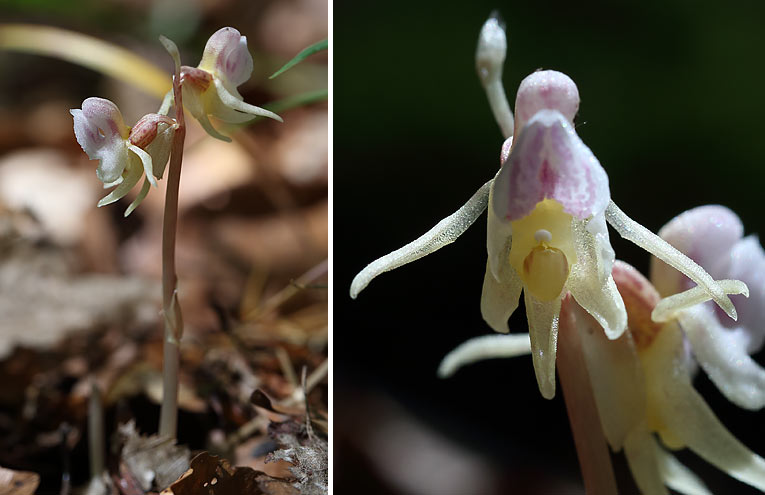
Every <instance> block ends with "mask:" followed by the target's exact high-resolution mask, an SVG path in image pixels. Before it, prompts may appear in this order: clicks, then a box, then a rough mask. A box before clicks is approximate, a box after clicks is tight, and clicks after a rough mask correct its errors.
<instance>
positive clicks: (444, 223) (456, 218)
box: [351, 181, 492, 299]
mask: <svg viewBox="0 0 765 495" xmlns="http://www.w3.org/2000/svg"><path fill="white" fill-rule="evenodd" d="M491 183H492V181H489V182H487V183H486V184H484V185H483V186H481V188H480V189H479V190H478V191H477V192H476V193H475V194H473V196H472V197H471V198H470V199H469V200H468V202H467V203H465V204H464V205H463V206H462V207H461V208H460V209H459V210H457V211H456V212H454V213H452V214H451V215H449V216H448V217H446V218H444V219H443V220H441V221H440V222H438V223H437V224H436V226H435V227H433V228H432V229H430V230H429V231H427V232H426V233H425V234H423V235H422V236H420V237H419V238H418V239H416V240H414V241H412V242H410V243H409V244H407V245H406V246H404V247H402V248H399V249H397V250H395V251H393V252H392V253H388V254H386V255H385V256H383V257H382V258H378V259H376V260H375V261H373V262H372V263H370V264H368V265H367V266H366V268H364V269H363V270H361V272H359V273H358V274H357V275H356V276H355V277H354V278H353V282H351V297H352V298H353V299H356V296H358V295H359V292H361V291H362V290H364V288H365V287H366V286H367V285H369V282H371V281H372V279H374V278H375V277H377V276H378V275H380V274H381V273H384V272H387V271H390V270H393V269H394V268H398V267H400V266H402V265H405V264H407V263H411V262H412V261H415V260H418V259H420V258H422V257H423V256H427V255H429V254H430V253H432V252H434V251H437V250H439V249H441V248H442V247H444V246H446V245H448V244H451V243H452V242H454V241H455V240H457V238H458V237H459V236H461V235H462V234H463V233H464V232H465V231H466V230H467V229H468V227H470V226H471V225H472V224H473V222H475V220H476V219H477V218H478V217H479V216H480V215H481V213H483V211H484V210H485V209H486V205H487V204H488V202H489V189H490V188H491Z"/></svg>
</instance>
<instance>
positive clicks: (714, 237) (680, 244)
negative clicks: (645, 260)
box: [651, 205, 744, 297]
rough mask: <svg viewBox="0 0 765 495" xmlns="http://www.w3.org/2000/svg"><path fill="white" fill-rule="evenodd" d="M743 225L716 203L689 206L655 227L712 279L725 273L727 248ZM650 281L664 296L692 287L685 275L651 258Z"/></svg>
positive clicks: (726, 275) (735, 240) (740, 232)
mask: <svg viewBox="0 0 765 495" xmlns="http://www.w3.org/2000/svg"><path fill="white" fill-rule="evenodd" d="M743 233H744V227H743V225H742V224H741V220H739V218H738V216H736V214H735V213H733V212H732V211H731V210H729V209H728V208H725V207H723V206H718V205H708V206H700V207H698V208H693V209H691V210H688V211H686V212H684V213H681V214H680V215H678V216H676V217H675V218H673V219H672V220H671V221H670V222H669V223H668V224H666V225H665V226H664V227H662V228H661V230H659V237H661V238H662V239H664V240H665V241H667V242H668V243H669V244H671V245H672V246H673V247H675V248H676V249H677V250H678V251H680V252H681V253H683V254H685V255H686V256H688V257H689V258H690V259H692V260H693V261H695V262H696V263H698V264H699V265H700V266H701V267H702V268H704V270H706V271H707V272H708V273H709V275H710V276H711V277H712V278H714V279H724V278H734V277H730V276H729V275H728V273H727V272H728V269H729V263H730V258H729V257H728V253H729V251H730V250H731V249H732V248H733V245H734V244H735V243H736V242H737V241H738V240H739V239H741V236H742V235H743ZM651 281H652V282H653V284H654V286H655V287H656V289H657V290H658V291H659V294H661V295H662V296H664V297H666V296H669V295H671V294H675V293H677V292H682V291H684V290H686V289H690V288H691V287H693V285H694V283H693V282H691V280H689V279H688V277H686V276H685V275H683V274H682V273H680V272H678V271H677V270H675V269H673V268H671V267H669V266H668V265H666V264H665V263H664V262H662V261H659V260H658V259H656V258H651Z"/></svg>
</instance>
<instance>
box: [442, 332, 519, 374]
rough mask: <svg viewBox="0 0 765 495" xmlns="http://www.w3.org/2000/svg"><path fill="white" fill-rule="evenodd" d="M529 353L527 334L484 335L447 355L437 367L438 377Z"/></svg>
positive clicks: (466, 342)
mask: <svg viewBox="0 0 765 495" xmlns="http://www.w3.org/2000/svg"><path fill="white" fill-rule="evenodd" d="M529 353H531V340H530V339H529V334H527V333H523V334H511V335H484V336H481V337H476V338H474V339H470V340H467V341H465V342H463V343H462V344H460V345H459V346H457V347H456V348H455V349H454V350H453V351H451V352H450V353H449V354H447V355H446V356H445V357H444V359H443V360H442V361H441V364H440V365H439V366H438V376H439V377H440V378H448V377H450V376H452V375H453V374H454V373H456V372H457V370H458V369H460V368H462V367H463V366H466V365H468V364H472V363H475V362H477V361H483V360H485V359H496V358H512V357H516V356H523V355H524V354H529Z"/></svg>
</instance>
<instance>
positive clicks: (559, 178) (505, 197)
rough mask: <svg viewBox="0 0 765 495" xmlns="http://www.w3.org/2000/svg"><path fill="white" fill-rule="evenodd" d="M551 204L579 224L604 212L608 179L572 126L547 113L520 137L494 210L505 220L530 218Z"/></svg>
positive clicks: (506, 165) (502, 172)
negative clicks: (538, 206) (543, 203)
mask: <svg viewBox="0 0 765 495" xmlns="http://www.w3.org/2000/svg"><path fill="white" fill-rule="evenodd" d="M546 198H551V199H554V200H556V201H558V202H559V203H560V204H562V205H563V210H564V211H565V212H566V213H568V214H570V215H573V216H575V217H577V218H579V219H585V218H589V217H591V216H593V215H597V214H599V213H602V212H603V211H605V208H606V206H607V205H608V202H609V200H610V192H609V188H608V176H607V175H606V172H605V170H603V167H601V166H600V163H599V162H598V159H597V158H595V155H593V154H592V151H590V149H589V148H588V147H587V146H586V145H585V144H584V143H583V142H582V140H581V139H580V138H579V136H577V134H576V132H575V131H574V127H573V125H572V124H571V123H570V122H569V121H568V120H566V118H565V117H564V116H563V115H562V114H561V113H560V112H558V111H555V110H542V111H540V112H538V113H537V114H536V115H534V117H532V118H531V120H529V122H528V124H527V125H526V126H525V127H524V128H523V130H522V131H521V134H520V136H517V138H516V141H515V143H514V144H513V149H512V151H511V153H510V157H509V158H508V159H507V161H506V162H505V163H504V165H502V169H501V170H500V172H499V174H498V175H497V178H496V181H495V184H494V196H493V202H492V208H493V209H494V212H495V214H496V215H497V216H498V217H500V218H503V219H506V220H509V221H513V220H518V219H520V218H523V217H525V216H526V215H528V214H529V213H531V211H532V210H533V209H534V207H535V206H536V204H537V203H539V202H540V201H542V200H543V199H546Z"/></svg>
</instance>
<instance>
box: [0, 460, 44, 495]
mask: <svg viewBox="0 0 765 495" xmlns="http://www.w3.org/2000/svg"><path fill="white" fill-rule="evenodd" d="M39 484H40V476H39V475H38V474H37V473H30V472H27V471H13V470H12V469H5V468H4V467H0V495H32V494H33V493H34V492H35V490H36V489H37V485H39Z"/></svg>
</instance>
